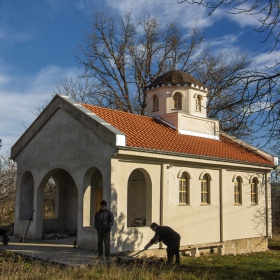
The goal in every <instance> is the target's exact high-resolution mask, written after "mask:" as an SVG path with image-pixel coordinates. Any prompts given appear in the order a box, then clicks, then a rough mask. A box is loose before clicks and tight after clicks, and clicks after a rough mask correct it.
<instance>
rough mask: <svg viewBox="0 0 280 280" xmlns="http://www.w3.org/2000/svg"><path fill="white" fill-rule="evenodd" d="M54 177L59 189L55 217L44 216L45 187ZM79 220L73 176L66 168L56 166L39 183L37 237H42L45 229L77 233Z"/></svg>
mask: <svg viewBox="0 0 280 280" xmlns="http://www.w3.org/2000/svg"><path fill="white" fill-rule="evenodd" d="M51 177H52V178H53V180H54V182H55V187H56V191H57V195H56V205H55V212H56V215H55V218H54V219H44V218H43V205H44V204H43V199H44V188H45V186H46V184H47V182H48V180H49V179H50V178H51ZM77 222H78V190H77V186H76V183H75V181H74V179H73V178H72V176H71V175H70V174H69V173H68V172H67V171H66V170H64V169H61V168H56V169H53V170H51V171H50V172H48V173H47V174H46V175H45V176H44V177H43V179H42V181H41V183H40V184H39V187H38V191H37V207H36V224H37V227H36V238H41V237H42V232H43V229H44V228H46V229H50V230H54V229H55V230H61V229H63V230H64V229H65V230H67V231H69V232H71V233H72V234H76V233H77Z"/></svg>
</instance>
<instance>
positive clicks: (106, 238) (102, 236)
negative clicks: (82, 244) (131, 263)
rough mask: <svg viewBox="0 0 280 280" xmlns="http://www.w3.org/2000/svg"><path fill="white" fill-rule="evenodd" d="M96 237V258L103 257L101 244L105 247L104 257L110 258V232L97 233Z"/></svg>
mask: <svg viewBox="0 0 280 280" xmlns="http://www.w3.org/2000/svg"><path fill="white" fill-rule="evenodd" d="M97 237H98V242H97V244H98V256H102V255H103V243H104V247H105V257H109V256H110V231H108V232H97Z"/></svg>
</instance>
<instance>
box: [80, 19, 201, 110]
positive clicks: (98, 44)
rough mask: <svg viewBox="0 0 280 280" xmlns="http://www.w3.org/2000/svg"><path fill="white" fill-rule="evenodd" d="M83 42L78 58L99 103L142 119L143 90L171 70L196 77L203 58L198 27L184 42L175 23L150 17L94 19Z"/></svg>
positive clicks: (185, 37)
mask: <svg viewBox="0 0 280 280" xmlns="http://www.w3.org/2000/svg"><path fill="white" fill-rule="evenodd" d="M85 38H86V45H85V46H82V45H80V46H79V53H76V58H77V59H78V61H79V63H80V66H81V67H83V68H84V69H85V77H90V78H91V79H92V82H93V83H94V85H95V93H94V95H93V96H94V97H95V98H96V99H97V100H98V103H99V104H100V103H102V105H103V106H105V107H110V108H115V109H119V110H124V111H127V112H131V113H138V114H142V115H143V114H145V107H146V96H145V87H146V86H147V85H149V84H150V83H151V82H152V81H154V80H155V79H156V78H157V77H158V76H159V75H161V74H163V73H165V72H167V71H169V70H172V69H176V68H178V69H179V70H183V71H186V72H188V73H194V72H195V70H196V69H197V68H198V67H199V61H201V59H203V57H204V56H205V55H206V53H205V52H204V50H203V49H202V42H203V40H204V37H203V34H202V33H201V32H200V31H199V30H198V29H197V27H194V28H193V29H191V31H190V34H189V36H185V35H184V34H182V33H181V31H180V29H179V28H178V27H177V26H176V25H175V24H174V23H167V24H166V25H163V24H161V23H160V22H159V21H158V20H156V19H151V18H149V17H144V18H142V19H139V20H136V21H135V20H133V19H132V17H131V15H130V14H126V15H124V16H123V17H115V16H106V15H105V14H104V13H101V14H99V13H97V14H95V15H94V17H93V23H92V30H91V32H90V33H86V34H85Z"/></svg>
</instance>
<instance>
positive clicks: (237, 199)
mask: <svg viewBox="0 0 280 280" xmlns="http://www.w3.org/2000/svg"><path fill="white" fill-rule="evenodd" d="M241 184H242V181H241V178H240V177H237V178H236V181H235V182H234V204H242V195H241V194H242V186H241Z"/></svg>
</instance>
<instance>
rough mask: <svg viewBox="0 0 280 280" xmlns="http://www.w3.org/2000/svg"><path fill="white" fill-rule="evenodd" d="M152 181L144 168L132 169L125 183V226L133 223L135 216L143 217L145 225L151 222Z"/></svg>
mask: <svg viewBox="0 0 280 280" xmlns="http://www.w3.org/2000/svg"><path fill="white" fill-rule="evenodd" d="M151 217H152V183H151V178H150V175H149V174H148V172H147V171H146V170H145V169H142V168H138V169H134V170H133V171H132V172H131V174H130V176H129V178H128V183H127V226H128V227H131V226H135V225H133V221H134V219H135V218H137V219H145V225H150V224H151Z"/></svg>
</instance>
